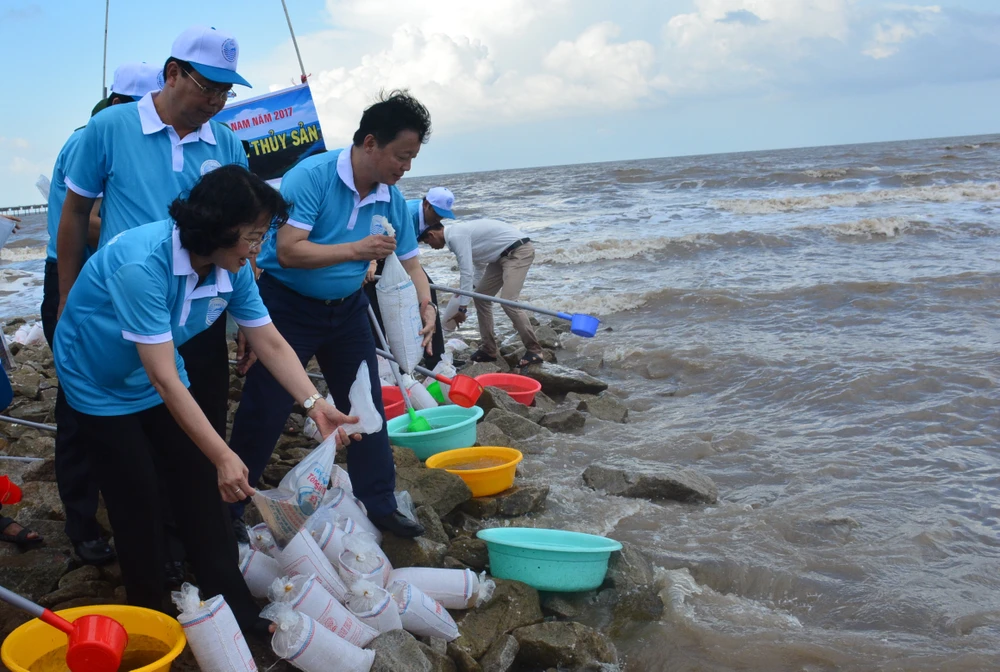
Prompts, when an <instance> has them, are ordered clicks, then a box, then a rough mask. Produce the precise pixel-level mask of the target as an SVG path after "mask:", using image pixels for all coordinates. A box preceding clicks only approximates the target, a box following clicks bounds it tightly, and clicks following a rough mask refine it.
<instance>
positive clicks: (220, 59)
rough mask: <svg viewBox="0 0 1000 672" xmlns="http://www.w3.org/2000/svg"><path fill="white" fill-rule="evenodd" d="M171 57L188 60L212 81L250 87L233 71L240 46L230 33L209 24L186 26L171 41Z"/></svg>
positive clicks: (248, 83)
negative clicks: (186, 27) (172, 42)
mask: <svg viewBox="0 0 1000 672" xmlns="http://www.w3.org/2000/svg"><path fill="white" fill-rule="evenodd" d="M170 57H171V58H176V59H177V60H180V61H187V62H188V63H190V64H191V67H192V68H194V69H195V70H197V71H198V74H199V75H201V76H202V77H204V78H205V79H207V80H210V81H212V82H217V83H219V84H241V85H243V86H247V87H250V82H248V81H247V80H245V79H243V77H241V76H240V75H239V74H237V73H236V62H237V61H238V60H239V57H240V45H239V43H238V42H237V41H236V38H235V37H233V36H232V35H230V34H229V33H225V32H223V31H221V30H216V29H215V28H209V27H208V26H194V27H192V28H188V29H187V30H185V31H184V32H183V33H181V34H180V35H179V36H178V37H177V39H176V40H174V45H173V46H172V47H171V48H170ZM250 88H253V87H250Z"/></svg>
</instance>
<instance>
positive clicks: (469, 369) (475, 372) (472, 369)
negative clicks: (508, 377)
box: [460, 358, 510, 378]
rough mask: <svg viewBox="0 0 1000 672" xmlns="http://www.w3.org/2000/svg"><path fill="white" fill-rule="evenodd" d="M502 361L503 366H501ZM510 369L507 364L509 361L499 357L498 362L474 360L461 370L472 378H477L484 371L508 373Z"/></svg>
mask: <svg viewBox="0 0 1000 672" xmlns="http://www.w3.org/2000/svg"><path fill="white" fill-rule="evenodd" d="M501 363H502V365H503V366H502V367H501ZM508 371H510V367H509V366H507V362H504V361H503V360H502V359H500V358H497V361H496V362H472V361H470V362H469V364H468V365H467V366H466V367H465V368H464V369H462V370H461V372H460V373H461V374H462V375H464V376H469V377H470V378H475V377H476V376H481V375H483V374H484V373H507V372H508Z"/></svg>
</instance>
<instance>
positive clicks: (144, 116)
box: [136, 93, 216, 145]
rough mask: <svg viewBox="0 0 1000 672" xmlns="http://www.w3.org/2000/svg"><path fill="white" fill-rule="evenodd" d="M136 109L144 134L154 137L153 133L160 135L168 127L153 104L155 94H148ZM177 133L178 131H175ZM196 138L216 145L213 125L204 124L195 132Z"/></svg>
mask: <svg viewBox="0 0 1000 672" xmlns="http://www.w3.org/2000/svg"><path fill="white" fill-rule="evenodd" d="M136 107H137V108H138V109H139V123H140V124H142V134H143V135H152V134H153V133H158V132H159V131H162V130H163V129H164V128H168V126H167V125H166V124H165V123H163V120H162V119H160V113H159V112H157V111H156V105H154V104H153V94H152V93H147V94H146V95H145V96H143V97H142V98H141V99H140V100H139V102H138V103H136ZM175 132H176V131H175ZM194 136H195V137H196V138H198V139H199V140H204V141H205V142H207V143H208V144H210V145H214V144H216V142H215V133H213V132H212V124H211V123H208V122H206V123H204V124H202V125H201V126H200V127H199V128H198V130H197V131H196V132H195V134H194Z"/></svg>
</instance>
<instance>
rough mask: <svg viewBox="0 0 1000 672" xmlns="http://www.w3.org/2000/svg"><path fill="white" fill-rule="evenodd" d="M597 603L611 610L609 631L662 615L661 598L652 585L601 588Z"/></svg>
mask: <svg viewBox="0 0 1000 672" xmlns="http://www.w3.org/2000/svg"><path fill="white" fill-rule="evenodd" d="M597 604H598V605H601V606H602V607H604V608H605V609H606V610H607V611H610V612H611V615H612V622H611V624H610V625H609V627H608V630H609V631H610V632H611V633H616V632H619V631H621V630H623V629H625V628H628V627H630V626H631V625H633V624H635V623H637V622H640V621H655V620H658V619H660V618H661V617H662V616H663V600H662V599H660V596H659V593H657V592H656V590H655V589H654V588H652V587H648V588H633V589H631V590H619V589H617V588H610V589H608V590H602V591H601V592H600V594H598V596H597Z"/></svg>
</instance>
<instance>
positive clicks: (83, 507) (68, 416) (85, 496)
mask: <svg viewBox="0 0 1000 672" xmlns="http://www.w3.org/2000/svg"><path fill="white" fill-rule="evenodd" d="M160 72H161V70H160V69H159V68H157V67H154V66H152V65H147V64H145V63H124V64H122V65H120V66H119V67H118V68H117V69H116V70H115V76H114V81H113V83H112V85H111V95H110V96H108V97H107V99H105V100H104V101H102V103H103V106H99V107H100V108H101V109H104V108H106V107H111V106H113V105H122V104H126V103H134V102H136V101H137V100H139V99H140V98H142V97H143V96H145V95H146V94H147V93H150V92H151V91H158V90H159V88H160V86H159V83H158V79H159V74H160ZM95 109H96V108H95ZM94 114H96V112H94ZM82 135H83V128H79V129H77V130H76V131H74V132H73V134H72V135H70V136H69V139H68V140H67V141H66V144H65V145H63V148H62V150H60V152H59V156H58V157H56V163H55V166H54V167H53V168H52V180H51V186H50V188H49V212H48V232H49V245H48V250H47V254H46V259H45V284H44V286H43V293H42V306H41V314H42V329H43V331H44V332H45V340H46V341H48V343H49V347H50V348H53V352H55V349H54V347H53V345H54V343H53V339H54V337H55V330H56V313H57V312H58V309H59V266H58V264H57V263H56V239H57V237H58V228H59V217H60V215H61V214H62V207H63V201H64V200H65V198H66V181H65V177H66V174H65V172H66V167H67V165H68V163H69V160H70V158H71V157H72V155H73V151H74V150H75V148H76V146H77V144H78V143H79V141H80V138H81V137H82ZM99 210H100V199H97V201H96V202H95V204H94V208H93V210H92V212H91V216H90V222H89V224H90V226H89V229H88V234H87V242H88V245H87V248H86V250H85V251H84V259H86V257H89V256H90V253H91V252H92V251H93V249H95V248H96V247H97V238H98V236H99V235H100V226H101V220H100V216H99V214H98V213H99ZM55 413H56V425H57V426H58V427H59V432H58V434H57V435H56V453H55V467H56V483H57V485H58V486H59V498H60V499H61V500H62V503H63V509H64V510H65V513H66V526H65V527H66V536H68V537H69V539H70V541H71V542H73V548H74V549H75V551H76V554H77V556H78V557H79V558H80V560H82V561H83V562H84V563H86V564H103V563H105V562H110V561H111V560H114V558H115V554H114V551H113V550H112V549H111V546H110V545H109V544H108V542H107V541H105V540H104V539H103V538H102V532H101V527H100V525H98V523H97V519H96V517H95V516H96V514H97V507H98V493H99V490H98V487H97V483H96V482H95V481H94V480H93V479H92V478H90V460H89V459H88V457H87V451H86V449H85V447H84V446H82V445H81V444H80V441H79V439H78V431H77V427H76V420H75V418H74V416H73V413H72V412H71V411H70V410H69V408H68V407H67V406H66V398H65V396H64V394H63V390H62V387H60V388H59V394H58V396H57V397H56V410H55Z"/></svg>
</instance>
